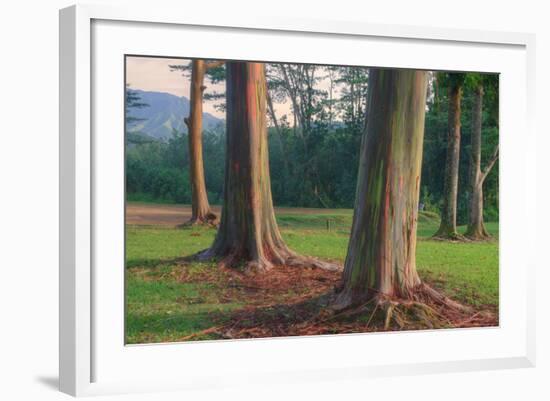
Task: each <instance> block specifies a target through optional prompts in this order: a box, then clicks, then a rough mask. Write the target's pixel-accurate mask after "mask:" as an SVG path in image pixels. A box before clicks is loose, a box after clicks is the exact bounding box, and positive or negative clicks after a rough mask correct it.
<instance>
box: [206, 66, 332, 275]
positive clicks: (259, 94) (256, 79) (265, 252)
mask: <svg viewBox="0 0 550 401" xmlns="http://www.w3.org/2000/svg"><path fill="white" fill-rule="evenodd" d="M226 68H227V77H226V85H227V89H226V96H227V121H226V124H227V127H226V135H227V146H226V161H225V186H224V201H223V208H222V216H221V221H220V226H219V229H218V232H217V234H216V238H215V240H214V243H213V245H212V247H211V248H210V249H207V250H206V251H203V252H202V253H200V254H199V259H201V260H206V259H211V258H215V259H218V260H219V261H220V264H221V265H222V266H228V267H238V266H243V267H244V268H245V270H246V271H251V272H262V271H266V270H268V269H270V268H272V267H273V266H275V265H283V264H286V265H291V266H297V267H300V266H307V267H314V268H322V269H327V270H340V269H341V267H340V266H338V265H335V264H332V263H328V262H323V261H319V260H317V259H313V258H307V257H302V256H300V255H297V254H295V253H294V252H292V251H291V250H289V249H288V247H287V246H286V244H285V242H284V241H283V239H282V237H281V234H280V232H279V227H278V225H277V221H276V219H275V212H274V209H273V200H272V196H271V180H270V174H269V154H268V142H267V120H266V117H267V115H266V91H267V86H266V80H265V66H264V64H262V63H249V62H241V61H232V62H227V63H226Z"/></svg>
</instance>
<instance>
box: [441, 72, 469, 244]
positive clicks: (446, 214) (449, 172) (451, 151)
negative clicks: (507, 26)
mask: <svg viewBox="0 0 550 401" xmlns="http://www.w3.org/2000/svg"><path fill="white" fill-rule="evenodd" d="M441 77H443V75H442V74H441V73H440V74H439V78H440V79H441ZM446 78H447V81H448V82H447V83H448V87H449V117H448V128H447V157H446V161H445V178H444V180H445V181H444V186H443V208H442V211H441V224H440V225H439V229H438V230H437V232H436V234H435V237H438V238H442V239H458V238H460V235H459V234H458V232H457V230H456V208H457V197H458V167H459V162H460V136H461V135H460V117H461V114H462V113H461V101H462V87H463V85H464V79H465V74H458V73H448V74H446Z"/></svg>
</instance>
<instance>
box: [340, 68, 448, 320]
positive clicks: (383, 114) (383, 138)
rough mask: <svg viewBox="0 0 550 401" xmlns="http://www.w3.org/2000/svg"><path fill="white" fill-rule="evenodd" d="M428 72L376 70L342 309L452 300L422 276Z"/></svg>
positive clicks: (370, 96)
mask: <svg viewBox="0 0 550 401" xmlns="http://www.w3.org/2000/svg"><path fill="white" fill-rule="evenodd" d="M427 74H428V73H427V72H425V71H415V70H393V69H371V70H370V75H369V77H370V78H369V97H368V102H367V104H368V106H367V107H368V111H367V113H368V120H367V126H366V129H365V131H364V133H363V140H362V143H361V156H360V164H359V174H358V180H357V192H356V200H355V211H354V216H353V225H352V230H351V237H350V242H349V245H348V252H347V256H346V261H345V265H344V272H343V283H342V287H341V288H340V289H339V292H338V294H337V296H336V299H335V301H334V304H333V307H334V309H336V310H342V309H346V308H350V307H354V306H358V305H362V304H364V303H365V302H367V301H370V300H372V299H376V300H378V302H380V303H382V302H383V303H386V301H387V300H388V299H391V300H392V302H395V300H397V299H407V300H411V299H415V298H416V297H417V296H420V298H423V297H426V296H429V297H432V298H433V297H435V298H436V299H438V300H439V301H441V302H445V303H449V304H451V303H452V301H450V300H447V299H446V298H444V297H443V296H441V295H439V294H437V293H436V292H435V291H434V290H432V289H430V288H429V287H427V286H426V285H424V284H422V283H421V281H420V278H419V276H418V274H417V272H416V259H415V254H416V228H417V220H418V200H419V189H420V172H421V166H422V145H423V140H424V115H425V111H426V91H427ZM420 293H422V294H420ZM386 304H388V303H386ZM390 305H393V303H391V304H390ZM453 305H454V304H453Z"/></svg>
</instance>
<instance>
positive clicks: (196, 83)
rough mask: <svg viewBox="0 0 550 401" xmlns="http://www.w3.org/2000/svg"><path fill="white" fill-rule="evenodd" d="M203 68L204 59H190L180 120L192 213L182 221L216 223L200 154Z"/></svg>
mask: <svg viewBox="0 0 550 401" xmlns="http://www.w3.org/2000/svg"><path fill="white" fill-rule="evenodd" d="M206 68H207V66H206V63H205V61H204V60H193V61H192V70H191V95H190V110H189V117H188V118H185V120H184V121H185V124H186V125H187V129H188V139H189V167H190V168H189V174H190V181H191V209H192V214H191V219H190V220H189V221H188V222H187V223H185V225H194V224H211V225H216V224H217V216H216V215H215V214H214V213H213V212H212V210H211V209H210V204H209V203H208V195H207V193H206V184H205V180H204V164H203V158H202V103H203V92H204V89H205V86H204V75H205V73H206Z"/></svg>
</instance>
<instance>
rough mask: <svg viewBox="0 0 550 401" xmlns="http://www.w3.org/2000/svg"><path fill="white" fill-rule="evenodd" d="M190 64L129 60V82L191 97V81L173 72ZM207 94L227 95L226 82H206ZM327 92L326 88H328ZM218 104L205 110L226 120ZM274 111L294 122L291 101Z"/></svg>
mask: <svg viewBox="0 0 550 401" xmlns="http://www.w3.org/2000/svg"><path fill="white" fill-rule="evenodd" d="M178 64H179V65H187V64H189V59H181V58H180V59H176V58H159V57H127V58H126V83H127V84H129V85H130V88H132V89H141V90H144V91H154V92H167V93H171V94H173V95H176V96H185V97H186V98H189V85H190V79H189V77H188V76H184V75H183V74H182V72H181V71H171V70H170V65H178ZM205 84H206V87H207V88H206V91H205V92H206V93H208V92H214V91H216V92H222V93H223V92H225V83H224V82H221V83H218V84H216V85H213V84H211V83H209V82H206V83H205ZM318 86H319V87H327V88H328V80H327V82H323V81H321V82H319V83H318ZM325 89H326V88H325ZM215 104H216V102H214V101H206V102H204V106H203V110H204V111H205V112H208V113H210V114H213V115H214V116H216V117H218V118H225V112H223V111H219V110H217V109H216V108H215V107H214V106H215ZM274 109H275V112H276V114H277V116H278V117H279V118H280V117H282V116H283V115H287V118H288V121H292V115H291V106H290V102H288V101H287V102H285V103H279V104H277V103H274Z"/></svg>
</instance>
